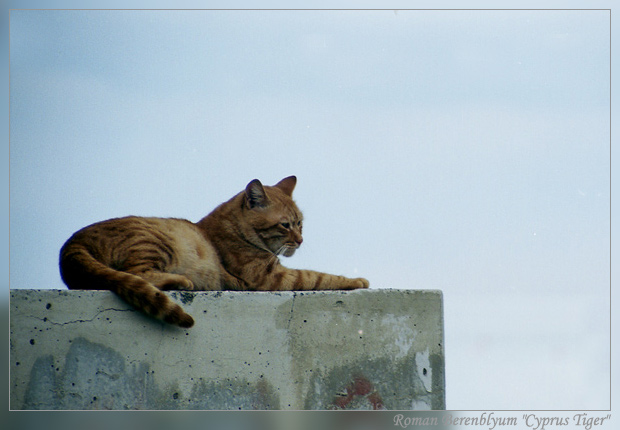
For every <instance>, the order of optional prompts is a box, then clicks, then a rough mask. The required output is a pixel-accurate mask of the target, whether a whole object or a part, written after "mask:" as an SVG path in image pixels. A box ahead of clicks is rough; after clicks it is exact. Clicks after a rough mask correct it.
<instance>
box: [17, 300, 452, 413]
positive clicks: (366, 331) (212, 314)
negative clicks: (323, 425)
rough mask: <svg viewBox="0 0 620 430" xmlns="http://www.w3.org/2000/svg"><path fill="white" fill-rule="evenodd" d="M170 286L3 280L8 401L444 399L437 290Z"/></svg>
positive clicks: (182, 405) (364, 403) (369, 405)
mask: <svg viewBox="0 0 620 430" xmlns="http://www.w3.org/2000/svg"><path fill="white" fill-rule="evenodd" d="M166 294H168V295H169V296H170V297H171V298H172V299H173V300H175V301H176V302H178V303H179V304H181V305H182V306H183V307H184V309H185V310H186V311H187V312H189V313H190V314H191V315H192V316H193V317H194V319H195V320H196V324H195V326H194V327H193V328H191V329H188V330H186V329H181V328H179V327H176V326H171V325H167V324H165V323H162V322H159V321H156V320H153V319H151V318H149V317H146V316H143V315H142V314H141V313H139V312H137V311H135V310H134V309H132V308H131V307H129V306H128V305H126V304H125V303H124V302H123V301H121V300H120V299H119V298H118V297H116V296H115V295H114V294H113V293H111V292H108V291H77V290H73V291H69V290H12V291H11V303H10V309H11V321H10V327H11V363H10V369H11V396H10V398H11V405H10V406H11V409H72V410H81V409H164V410H167V409H203V410H231V409H297V410H301V409H444V408H445V394H444V390H445V388H444V385H445V383H444V358H443V351H444V349H443V348H444V347H443V308H442V294H441V292H440V291H434V290H387V289H386V290H383V289H377V290H357V291H349V292H344V291H317V292H229V291H217V292H171V293H166Z"/></svg>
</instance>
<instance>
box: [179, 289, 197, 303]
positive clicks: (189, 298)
mask: <svg viewBox="0 0 620 430" xmlns="http://www.w3.org/2000/svg"><path fill="white" fill-rule="evenodd" d="M178 294H179V296H180V299H181V303H183V304H184V305H189V304H191V303H192V302H193V301H194V299H195V298H196V294H194V293H192V292H189V291H179V292H178Z"/></svg>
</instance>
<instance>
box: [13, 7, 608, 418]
mask: <svg viewBox="0 0 620 430" xmlns="http://www.w3.org/2000/svg"><path fill="white" fill-rule="evenodd" d="M609 16H610V14H609V11H583V10H582V11H540V10H539V11H403V10H401V11H392V10H385V11H30V10H28V11H26V10H20V11H13V12H12V13H11V20H10V25H11V33H10V34H11V44H10V48H11V58H10V59H11V81H10V91H11V93H10V94H11V97H10V106H11V123H10V125H11V158H10V167H11V191H10V203H11V232H10V235H11V249H10V252H11V255H10V256H11V273H10V282H11V284H10V286H11V288H64V286H63V284H62V283H61V281H60V277H59V274H58V267H57V259H58V251H59V249H60V247H61V246H62V244H63V242H64V241H65V240H66V239H67V238H68V237H69V236H70V235H71V234H72V233H73V232H74V231H75V230H77V229H79V228H81V227H83V226H85V225H87V224H90V223H92V222H95V221H99V220H103V219H107V218H111V217H117V216H123V215H129V214H134V215H150V216H175V217H183V218H188V219H190V220H192V221H197V220H198V219H200V218H201V217H202V216H204V215H206V214H207V213H208V212H209V211H210V210H211V209H213V208H214V207H215V206H216V205H217V204H219V203H221V202H222V201H224V200H226V199H228V198H229V197H231V196H232V195H233V194H235V193H237V192H239V191H240V190H242V189H243V188H244V187H245V185H246V184H247V183H248V182H249V181H250V180H252V179H254V178H259V179H261V180H262V181H263V182H264V183H266V184H273V183H275V182H277V181H278V180H280V179H281V178H283V177H284V176H288V175H291V174H295V175H297V177H298V188H297V190H296V192H295V198H296V200H297V202H298V204H299V206H300V208H301V209H302V211H303V212H304V214H305V218H306V222H305V226H304V231H305V241H304V245H303V247H302V248H301V249H300V251H299V252H298V253H297V254H296V255H295V257H293V258H292V259H286V260H285V261H283V262H284V264H286V265H288V266H290V267H298V268H313V269H316V270H323V271H327V272H333V273H338V274H343V275H348V276H364V277H367V278H368V279H369V280H370V282H371V288H412V289H441V290H443V292H444V297H445V308H446V345H447V346H446V348H447V359H448V362H447V363H448V366H449V367H448V378H449V379H448V380H449V381H450V383H451V384H452V386H451V387H452V388H453V389H452V391H450V390H448V393H449V394H448V407H449V408H451V409H480V408H490V409H492V408H498V409H499V408H503V409H515V408H516V409H527V408H530V409H531V408H535V409H549V408H550V409H553V408H558V409H570V408H578V409H583V408H599V409H601V408H606V407H608V404H609V374H608V369H609V361H608V358H607V357H608V355H609V343H608V336H609V315H608V299H609V286H610V273H609V262H610V239H609V238H610V219H609V213H610V206H609V202H610V132H609V130H610V119H609V109H610V95H609V94H610V93H609V92H610V80H609V68H610V63H609V61H610V55H609V50H610V39H609V38H610V27H609V24H610V18H609ZM584 337H585V338H586V340H585V342H586V345H585V346H584V348H581V347H576V346H575V342H576V340H575V339H577V338H579V339H583V338H584ZM582 341H583V340H582ZM532 345H535V346H536V347H537V348H540V350H539V351H536V352H534V351H527V348H528V347H531V346H532ZM517 347H518V348H520V349H518V348H517ZM524 349H525V350H526V351H523V350H524ZM517 350H518V351H520V352H516V351H517ZM513 353H516V354H521V355H520V356H517V357H515V356H514V354H513ZM502 354H503V355H502ZM465 356H467V357H469V358H468V359H463V357H465ZM457 357H458V358H459V361H458V364H457V363H456V359H457ZM453 360H455V361H453ZM468 360H469V361H468ZM472 360H473V361H472ZM597 360H598V361H597ZM593 362H595V363H594V365H593ZM474 363H475V364H476V365H477V366H478V369H477V370H472V369H476V366H473V365H472V364H474ZM532 363H539V364H540V363H545V364H543V365H541V368H542V370H541V371H540V372H541V373H540V375H536V374H535V375H533V376H532V374H531V364H532ZM547 365H549V366H552V365H555V366H556V367H555V368H553V370H550V369H549V368H548V367H546V366H547ZM494 366H495V367H497V368H498V371H499V372H501V369H505V367H506V366H511V370H510V372H511V375H506V376H502V377H504V378H508V379H507V380H505V381H504V383H503V386H502V385H497V384H496V383H495V382H494V383H491V382H490V381H485V380H484V379H483V378H484V376H483V375H484V369H485V368H487V369H488V368H494ZM528 369H529V370H528ZM558 369H559V370H558ZM467 372H473V373H469V374H467ZM526 372H530V373H529V374H527V375H526ZM566 372H569V373H575V375H577V374H579V375H580V376H575V379H572V380H570V381H567V380H566V377H565V375H566ZM578 372H581V373H578ZM584 372H586V374H585V375H584ZM534 373H536V372H534ZM529 378H534V379H533V380H530V379H529ZM580 378H581V379H580ZM474 380H475V381H476V383H479V384H480V385H479V386H478V385H476V384H474V383H473V381H474ZM533 383H537V384H539V385H540V387H541V388H540V392H539V393H536V394H532V393H531V392H530V391H529V390H530V389H531V384H533ZM582 385H583V386H582ZM493 389H496V390H499V393H495V392H493ZM468 390H469V391H468ZM468 392H469V393H470V395H466V393H468ZM483 393H487V396H488V398H486V399H484V398H482V399H483V400H484V401H483V400H480V402H483V403H480V404H477V403H476V400H477V399H480V397H476V395H471V394H478V395H479V396H481V395H483ZM526 394H527V395H528V396H530V397H529V398H524V396H525V395H526ZM558 394H561V396H560V397H557V398H556V397H554V395H558ZM453 396H454V397H453ZM502 396H503V397H502ZM515 399H520V401H521V402H523V403H522V404H515V401H516V400H515ZM545 401H546V402H547V403H544V402H545ZM489 402H491V404H490V405H489ZM493 402H494V403H493ZM541 403H544V404H541Z"/></svg>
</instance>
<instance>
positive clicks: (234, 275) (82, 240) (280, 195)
mask: <svg viewBox="0 0 620 430" xmlns="http://www.w3.org/2000/svg"><path fill="white" fill-rule="evenodd" d="M296 183H297V178H296V177H295V176H289V177H287V178H284V179H282V180H281V181H280V182H278V183H277V184H276V185H274V186H263V185H262V184H261V182H260V181H259V180H258V179H254V180H253V181H251V182H250V183H249V184H248V185H247V186H246V188H245V190H244V191H241V192H240V193H238V194H237V195H235V196H234V197H233V198H231V199H230V200H229V201H227V202H225V203H222V204H221V205H220V206H218V207H217V208H216V209H215V210H213V212H211V213H210V214H209V215H207V216H206V217H204V218H203V219H201V220H200V221H199V222H197V223H192V222H190V221H188V220H184V219H177V218H146V217H136V216H129V217H125V218H114V219H110V220H107V221H102V222H98V223H95V224H92V225H90V226H88V227H85V228H83V229H81V230H79V231H77V232H76V233H75V234H73V236H71V237H70V238H69V239H68V240H67V242H66V243H65V244H64V245H63V246H62V249H61V251H60V274H61V277H62V280H63V281H64V282H65V284H66V285H67V286H68V287H69V288H70V289H93V290H111V291H113V292H114V293H116V294H117V295H118V296H119V297H121V298H122V299H123V300H125V301H126V302H127V303H129V304H130V305H132V306H133V307H134V308H136V309H138V310H140V311H142V312H143V313H145V314H147V315H150V316H151V317H154V318H156V319H159V320H162V321H165V322H167V323H170V324H175V325H178V326H180V327H183V328H190V327H192V326H193V325H194V319H193V318H192V317H191V316H190V315H189V314H187V313H186V312H185V311H184V310H183V308H181V306H179V305H178V304H176V303H174V302H173V301H172V300H171V299H170V298H169V297H168V296H167V295H165V294H163V293H161V291H165V290H211V291H213V290H236V291H294V290H351V289H358V288H368V286H369V283H368V281H367V280H366V279H363V278H355V279H350V278H345V277H343V276H336V275H329V274H326V273H320V272H315V271H311V270H294V269H288V268H286V267H284V266H282V265H281V264H280V260H279V258H278V256H280V255H283V256H285V257H290V256H292V255H293V254H294V253H295V251H296V250H297V249H298V248H299V246H300V245H301V243H302V241H303V238H302V222H303V216H302V214H301V212H300V210H299V209H298V207H297V205H296V204H295V202H294V201H293V199H292V194H293V190H294V188H295V185H296Z"/></svg>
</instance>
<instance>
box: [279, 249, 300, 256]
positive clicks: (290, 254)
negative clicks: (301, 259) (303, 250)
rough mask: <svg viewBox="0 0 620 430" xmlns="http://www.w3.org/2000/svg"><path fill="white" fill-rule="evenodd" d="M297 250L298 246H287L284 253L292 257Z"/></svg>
mask: <svg viewBox="0 0 620 430" xmlns="http://www.w3.org/2000/svg"><path fill="white" fill-rule="evenodd" d="M295 251H297V248H286V249H285V250H284V252H282V255H283V256H284V257H292V256H293V254H295Z"/></svg>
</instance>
